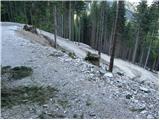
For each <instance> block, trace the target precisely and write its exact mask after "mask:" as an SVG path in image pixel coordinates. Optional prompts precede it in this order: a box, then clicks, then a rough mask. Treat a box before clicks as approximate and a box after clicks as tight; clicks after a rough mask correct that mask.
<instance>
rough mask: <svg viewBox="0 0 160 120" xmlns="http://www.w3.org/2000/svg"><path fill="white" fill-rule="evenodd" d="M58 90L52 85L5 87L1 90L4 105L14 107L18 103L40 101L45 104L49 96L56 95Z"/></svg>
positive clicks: (39, 102)
mask: <svg viewBox="0 0 160 120" xmlns="http://www.w3.org/2000/svg"><path fill="white" fill-rule="evenodd" d="M57 92H58V90H57V89H56V88H52V87H49V86H48V87H45V88H44V87H37V86H31V87H24V86H21V87H18V88H14V89H9V88H5V89H2V90H1V105H2V107H12V106H14V105H18V104H25V103H35V102H36V103H38V104H44V103H45V102H46V101H47V100H49V98H51V97H54V96H55V94H56V93H57Z"/></svg>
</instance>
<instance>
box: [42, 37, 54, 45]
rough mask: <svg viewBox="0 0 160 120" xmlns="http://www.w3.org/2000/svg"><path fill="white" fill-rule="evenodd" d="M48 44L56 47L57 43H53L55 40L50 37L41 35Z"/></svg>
mask: <svg viewBox="0 0 160 120" xmlns="http://www.w3.org/2000/svg"><path fill="white" fill-rule="evenodd" d="M41 35H42V36H43V37H44V38H45V39H46V40H47V41H48V42H49V44H50V45H51V46H52V47H54V44H55V42H54V41H53V39H51V38H49V37H48V36H46V35H44V34H41Z"/></svg>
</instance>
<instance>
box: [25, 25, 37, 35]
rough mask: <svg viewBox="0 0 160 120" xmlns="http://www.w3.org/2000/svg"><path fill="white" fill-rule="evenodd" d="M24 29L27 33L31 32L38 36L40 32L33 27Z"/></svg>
mask: <svg viewBox="0 0 160 120" xmlns="http://www.w3.org/2000/svg"><path fill="white" fill-rule="evenodd" d="M23 29H24V30H25V31H29V32H32V33H34V34H38V31H37V29H36V28H35V27H33V26H31V25H24V27H23Z"/></svg>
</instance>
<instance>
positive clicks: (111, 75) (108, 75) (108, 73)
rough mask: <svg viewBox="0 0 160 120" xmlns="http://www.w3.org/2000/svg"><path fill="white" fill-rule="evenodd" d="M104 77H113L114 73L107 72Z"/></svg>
mask: <svg viewBox="0 0 160 120" xmlns="http://www.w3.org/2000/svg"><path fill="white" fill-rule="evenodd" d="M104 77H106V78H108V77H109V78H113V74H112V73H110V72H107V73H105V74H104Z"/></svg>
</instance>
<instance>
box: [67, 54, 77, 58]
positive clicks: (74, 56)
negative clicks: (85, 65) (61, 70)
mask: <svg viewBox="0 0 160 120" xmlns="http://www.w3.org/2000/svg"><path fill="white" fill-rule="evenodd" d="M68 55H69V56H70V57H71V58H72V59H76V54H75V53H74V52H69V53H68Z"/></svg>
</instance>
